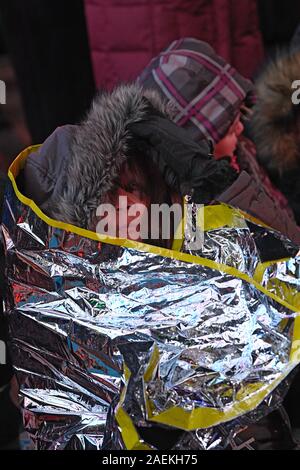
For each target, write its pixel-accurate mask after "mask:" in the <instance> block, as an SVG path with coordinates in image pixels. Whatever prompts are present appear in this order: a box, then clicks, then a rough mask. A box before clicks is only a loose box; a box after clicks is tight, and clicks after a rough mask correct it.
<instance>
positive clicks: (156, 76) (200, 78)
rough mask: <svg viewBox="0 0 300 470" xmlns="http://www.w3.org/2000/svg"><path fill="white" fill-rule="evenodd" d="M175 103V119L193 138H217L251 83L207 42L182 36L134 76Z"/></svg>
mask: <svg viewBox="0 0 300 470" xmlns="http://www.w3.org/2000/svg"><path fill="white" fill-rule="evenodd" d="M138 82H139V83H140V84H141V85H142V86H143V87H144V88H154V89H156V90H158V91H159V92H160V93H161V94H162V95H163V96H164V97H165V98H167V99H168V100H171V101H172V102H173V104H174V106H175V109H176V111H175V118H174V121H175V122H176V123H177V124H178V125H179V126H182V127H185V128H186V129H187V130H188V131H189V132H190V135H191V137H192V138H193V139H194V140H201V139H203V138H206V139H210V140H212V141H213V142H214V143H217V142H219V140H221V139H222V138H223V137H224V136H225V135H226V133H227V131H228V129H229V128H230V126H231V125H232V123H233V121H234V119H235V117H236V116H237V114H238V112H239V110H240V108H241V106H242V105H243V103H244V102H245V101H246V100H249V101H250V100H251V97H252V96H253V95H254V94H253V85H252V83H251V81H250V80H247V79H246V78H244V77H243V76H242V75H240V74H239V73H238V72H237V71H236V70H235V69H234V68H233V67H231V65H229V64H228V63H227V62H226V61H225V60H224V59H222V58H221V57H220V56H218V55H217V54H216V52H215V51H214V49H213V48H212V47H211V46H210V45H209V44H207V43H205V42H203V41H199V40H197V39H193V38H184V39H179V40H177V41H174V42H172V44H171V45H170V46H169V47H168V48H167V49H165V50H164V51H163V52H161V53H160V54H159V55H158V56H157V57H155V58H154V59H153V60H152V61H151V62H150V64H149V65H148V66H147V67H146V68H145V69H144V71H143V72H142V73H141V75H140V76H139V77H138Z"/></svg>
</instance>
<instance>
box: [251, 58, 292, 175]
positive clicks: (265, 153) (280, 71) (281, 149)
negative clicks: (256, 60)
mask: <svg viewBox="0 0 300 470" xmlns="http://www.w3.org/2000/svg"><path fill="white" fill-rule="evenodd" d="M299 79H300V52H298V53H297V52H295V53H292V52H290V53H289V54H286V55H281V56H280V57H277V59H276V60H275V61H273V62H271V63H270V64H269V65H268V66H267V67H266V70H265V72H264V73H263V74H262V76H261V77H260V79H259V80H258V83H257V103H256V106H255V108H254V115H253V132H254V140H255V143H256V145H257V150H258V157H259V160H260V161H261V163H262V164H263V165H264V166H265V167H266V168H267V169H268V170H269V171H270V172H271V173H279V174H281V173H282V172H283V171H285V170H289V169H292V168H295V167H296V166H298V165H299V164H300V151H299V148H300V145H299V142H300V139H299V130H298V125H299V119H300V107H299V105H294V104H293V103H292V94H293V92H294V91H295V90H293V89H292V83H293V81H294V80H299Z"/></svg>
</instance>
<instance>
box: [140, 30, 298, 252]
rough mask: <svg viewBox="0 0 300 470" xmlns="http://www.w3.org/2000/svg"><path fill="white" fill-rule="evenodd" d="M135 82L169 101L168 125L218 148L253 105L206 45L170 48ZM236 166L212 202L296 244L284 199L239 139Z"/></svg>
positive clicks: (250, 90)
mask: <svg viewBox="0 0 300 470" xmlns="http://www.w3.org/2000/svg"><path fill="white" fill-rule="evenodd" d="M138 82H139V83H140V84H141V85H142V86H143V87H144V89H146V90H150V89H151V90H156V91H158V92H159V93H160V95H161V96H162V97H164V98H167V99H169V100H171V102H172V106H173V108H174V112H173V120H174V122H176V123H177V124H178V125H179V126H180V127H184V128H185V129H186V130H187V132H188V133H189V135H190V136H191V138H192V139H194V140H195V141H197V142H200V141H201V140H202V139H204V138H205V139H209V140H211V141H212V142H213V143H218V142H219V141H220V140H221V139H222V138H223V137H224V136H225V135H226V133H227V131H228V129H229V128H230V126H231V125H232V123H233V120H234V118H235V116H237V114H238V113H239V112H240V110H241V107H242V106H243V105H244V104H245V103H247V104H248V103H249V104H253V98H254V87H253V84H252V83H251V82H250V81H249V80H247V79H246V78H245V77H243V76H242V75H241V74H240V73H238V72H237V70H235V69H234V68H233V67H232V66H231V65H230V64H229V63H227V62H226V60H224V59H223V58H222V57H220V56H219V55H218V54H217V53H216V52H215V51H214V49H213V48H212V47H211V46H210V45H209V44H206V43H204V42H203V41H199V40H196V39H194V38H181V39H179V40H177V41H174V42H173V43H172V44H170V45H169V46H168V47H167V48H166V49H165V50H164V51H162V52H160V54H159V55H158V56H157V57H155V58H153V59H152V60H151V61H150V63H149V64H148V65H147V67H145V69H144V70H143V71H142V73H141V74H140V76H139V77H138ZM259 129H263V128H262V127H259ZM261 132H262V134H264V131H263V130H262V131H261ZM237 163H238V164H239V167H240V170H241V172H242V173H241V175H240V177H239V178H238V180H237V181H236V182H235V183H234V184H233V186H232V188H230V189H229V190H228V191H226V192H225V194H224V195H219V197H218V200H219V201H223V202H226V203H228V204H231V205H233V206H235V207H239V208H240V209H242V210H244V211H246V212H248V213H249V214H252V215H253V216H255V217H257V218H259V219H261V220H263V221H265V223H267V224H269V225H270V226H271V227H273V228H276V229H277V230H279V231H281V232H282V233H284V234H286V235H287V236H288V237H289V238H291V239H292V240H293V241H294V242H295V243H298V244H300V230H299V228H298V226H297V224H296V223H295V220H294V217H293V214H292V212H291V210H290V209H289V206H288V202H287V200H286V198H285V197H284V196H283V195H282V193H281V192H280V191H279V190H278V189H276V188H275V187H274V185H273V184H272V183H271V181H270V179H269V177H268V175H267V173H266V172H265V170H264V168H263V167H262V166H261V165H259V163H258V162H257V158H256V149H255V146H254V145H253V144H252V143H251V141H249V140H248V139H246V138H245V137H243V136H242V137H240V139H239V145H238V148H237ZM244 172H246V173H247V175H245V174H244Z"/></svg>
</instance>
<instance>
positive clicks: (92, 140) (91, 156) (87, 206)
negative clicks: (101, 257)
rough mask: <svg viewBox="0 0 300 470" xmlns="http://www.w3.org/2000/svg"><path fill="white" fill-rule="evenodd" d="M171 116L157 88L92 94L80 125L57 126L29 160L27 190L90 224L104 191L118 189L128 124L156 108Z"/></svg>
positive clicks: (54, 212) (48, 208)
mask: <svg viewBox="0 0 300 470" xmlns="http://www.w3.org/2000/svg"><path fill="white" fill-rule="evenodd" d="M151 106H152V107H153V108H154V109H155V110H156V111H158V112H160V113H161V114H163V115H164V116H166V117H172V108H171V106H170V105H169V104H167V103H166V102H164V101H163V100H162V99H161V98H160V97H159V95H158V94H157V93H156V92H155V91H149V90H147V91H145V90H142V88H141V87H140V86H139V85H136V84H131V85H121V86H119V87H117V88H116V89H115V90H114V91H113V92H111V93H108V92H105V93H101V94H99V95H97V96H96V98H95V99H94V101H93V103H92V106H91V109H90V111H89V112H88V114H87V116H86V118H85V119H84V120H83V121H82V123H81V124H79V125H78V126H63V127H61V128H58V129H57V130H56V131H55V132H54V133H53V134H52V135H51V136H50V137H49V138H48V139H47V140H46V141H45V143H44V144H43V145H42V147H41V148H40V149H39V151H38V152H36V153H33V154H32V155H31V156H30V157H29V158H28V160H27V163H26V166H25V191H26V194H27V196H28V197H30V198H31V199H33V200H34V201H35V202H36V203H37V204H38V205H39V207H40V208H41V209H42V210H43V211H44V212H45V213H46V214H47V215H49V216H50V217H52V218H55V219H57V220H61V221H65V222H68V223H71V224H74V225H77V226H80V227H84V228H90V227H91V224H92V221H93V219H94V216H95V212H96V209H97V207H98V206H99V204H100V202H101V199H102V198H103V196H104V195H105V194H106V193H107V192H108V191H110V190H112V189H114V186H115V182H116V179H117V177H118V176H119V175H120V171H121V167H122V164H123V163H124V162H125V161H126V159H127V158H128V156H129V150H130V141H131V139H132V136H131V135H130V132H129V130H128V127H129V125H130V124H132V123H135V122H138V121H141V120H143V119H145V118H146V117H147V114H149V112H153V108H152V109H150V108H151Z"/></svg>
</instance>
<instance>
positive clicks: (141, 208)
mask: <svg viewBox="0 0 300 470" xmlns="http://www.w3.org/2000/svg"><path fill="white" fill-rule="evenodd" d="M144 187H145V176H144V175H143V174H142V173H141V172H137V171H133V170H132V168H130V167H129V166H128V165H127V164H126V163H125V164H124V165H123V167H122V171H121V175H120V180H119V187H118V188H117V189H116V190H115V191H114V192H113V194H110V195H108V198H107V200H106V201H104V202H106V203H107V202H109V203H111V204H112V205H113V206H114V208H115V212H111V213H108V214H106V215H105V220H106V222H107V223H108V224H109V225H110V226H111V227H115V230H116V236H117V237H123V236H124V235H123V236H122V234H126V238H129V239H130V238H131V237H130V231H128V230H127V229H128V227H129V226H130V223H131V222H132V221H134V220H135V219H136V217H139V218H141V217H143V216H144V215H145V216H146V213H147V209H148V207H149V205H150V198H149V196H147V195H146V194H145V191H144V190H143V188H144ZM137 205H138V206H137ZM133 206H135V207H133ZM134 239H135V240H137V241H140V238H139V239H136V238H134Z"/></svg>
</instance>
